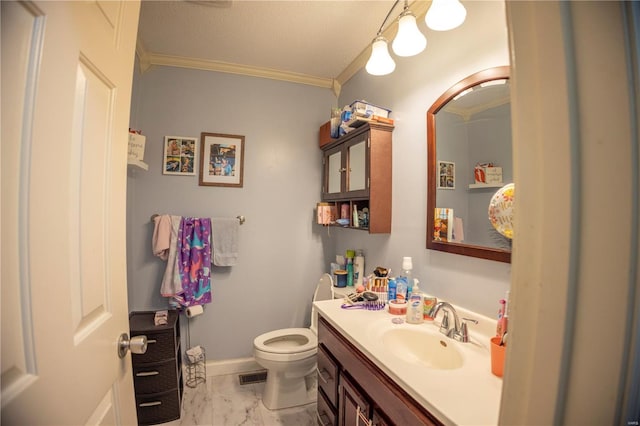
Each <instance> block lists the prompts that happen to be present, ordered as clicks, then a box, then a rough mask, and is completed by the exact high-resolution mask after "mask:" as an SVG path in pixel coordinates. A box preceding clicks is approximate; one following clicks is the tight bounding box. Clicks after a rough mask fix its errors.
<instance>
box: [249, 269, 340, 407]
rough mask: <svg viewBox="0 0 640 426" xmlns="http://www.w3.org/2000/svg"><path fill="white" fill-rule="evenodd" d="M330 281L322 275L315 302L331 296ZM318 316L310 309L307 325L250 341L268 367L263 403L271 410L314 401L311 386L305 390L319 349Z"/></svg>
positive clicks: (255, 351) (256, 357)
mask: <svg viewBox="0 0 640 426" xmlns="http://www.w3.org/2000/svg"><path fill="white" fill-rule="evenodd" d="M332 288H333V280H332V279H331V275H329V274H324V275H322V277H321V278H320V281H318V285H317V286H316V291H315V293H314V294H313V300H314V301H320V300H329V299H332V298H333V291H332ZM316 333H317V316H316V311H315V308H314V307H312V308H311V327H310V328H284V329H281V330H275V331H270V332H268V333H264V334H261V335H260V336H258V337H256V338H255V339H254V340H253V356H254V358H255V360H256V362H257V363H258V364H260V365H261V366H262V367H264V368H266V369H267V382H266V384H265V387H264V392H263V393H262V403H263V404H264V406H265V407H267V408H268V409H270V410H278V409H280V408H288V407H295V406H298V405H304V404H308V403H310V402H314V401H315V399H316V394H315V392H314V389H307V380H306V377H307V376H309V375H311V374H314V373H315V370H316V353H317V351H318V338H317V335H316Z"/></svg>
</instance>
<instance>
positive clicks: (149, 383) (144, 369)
mask: <svg viewBox="0 0 640 426" xmlns="http://www.w3.org/2000/svg"><path fill="white" fill-rule="evenodd" d="M133 380H134V384H135V388H136V393H139V394H149V393H156V392H158V389H171V388H174V387H176V383H178V371H177V366H176V361H175V360H174V359H170V360H167V361H162V362H154V363H144V364H141V363H139V364H134V365H133Z"/></svg>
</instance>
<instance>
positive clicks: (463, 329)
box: [460, 318, 478, 343]
mask: <svg viewBox="0 0 640 426" xmlns="http://www.w3.org/2000/svg"><path fill="white" fill-rule="evenodd" d="M461 319H462V324H460V341H461V342H464V343H467V342H468V341H469V328H468V327H467V321H470V322H472V323H474V324H477V323H478V321H477V320H474V319H471V318H461Z"/></svg>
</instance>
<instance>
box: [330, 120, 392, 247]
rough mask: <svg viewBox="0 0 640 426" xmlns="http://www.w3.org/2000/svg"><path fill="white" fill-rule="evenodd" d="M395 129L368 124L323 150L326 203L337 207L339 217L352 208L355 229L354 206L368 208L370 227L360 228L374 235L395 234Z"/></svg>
mask: <svg viewBox="0 0 640 426" xmlns="http://www.w3.org/2000/svg"><path fill="white" fill-rule="evenodd" d="M393 129H394V127H393V126H390V125H383V124H377V123H367V124H364V125H362V126H361V127H359V128H357V129H355V130H352V131H351V132H349V133H347V134H346V135H344V136H342V137H341V138H339V139H336V140H335V141H334V142H332V143H330V144H327V145H325V146H324V147H323V148H322V150H323V183H322V200H323V201H326V202H333V203H335V204H336V211H337V213H338V217H340V212H341V208H342V205H344V204H346V205H348V208H349V215H348V216H349V220H350V225H351V227H354V226H353V225H354V223H353V207H354V206H356V208H357V210H362V209H364V208H365V207H366V208H367V209H368V210H369V217H368V226H366V227H365V226H362V225H360V226H358V227H357V228H359V229H363V230H368V231H369V233H372V234H373V233H382V234H384V233H390V232H391V177H392V133H393Z"/></svg>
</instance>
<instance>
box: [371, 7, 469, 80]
mask: <svg viewBox="0 0 640 426" xmlns="http://www.w3.org/2000/svg"><path fill="white" fill-rule="evenodd" d="M399 2H400V0H396V1H395V2H394V3H393V6H391V9H390V10H389V13H387V16H386V17H385V18H384V21H382V25H380V29H379V30H378V33H377V35H376V37H375V38H374V39H373V43H372V45H371V56H370V57H369V60H368V61H367V65H366V67H365V69H366V70H367V72H368V73H369V74H371V75H387V74H390V73H392V72H393V70H395V68H396V63H395V62H394V60H393V58H392V57H391V55H390V54H389V46H388V44H387V39H386V38H384V37H383V36H382V29H383V28H384V25H385V24H386V23H387V20H388V19H389V16H391V12H393V10H394V9H395V7H396V5H397V4H398V3H399ZM466 16H467V11H466V9H465V8H464V6H463V5H462V4H461V3H460V1H459V0H433V3H432V4H431V6H430V8H429V10H428V11H427V14H426V17H425V20H426V22H427V25H428V26H429V28H431V29H434V30H437V31H446V30H450V29H453V28H456V27H458V26H459V25H461V24H462V23H463V22H464V20H465V17H466ZM425 47H427V39H426V38H425V36H424V35H423V34H422V33H421V32H420V30H419V29H418V25H417V24H416V16H415V15H414V14H413V12H411V10H410V9H409V2H408V0H404V9H403V10H402V13H400V15H399V16H398V33H397V35H396V37H395V39H394V40H393V43H392V48H393V52H394V53H395V54H396V55H398V56H405V57H406V56H414V55H417V54H418V53H420V52H422V51H423V50H424V49H425Z"/></svg>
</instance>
